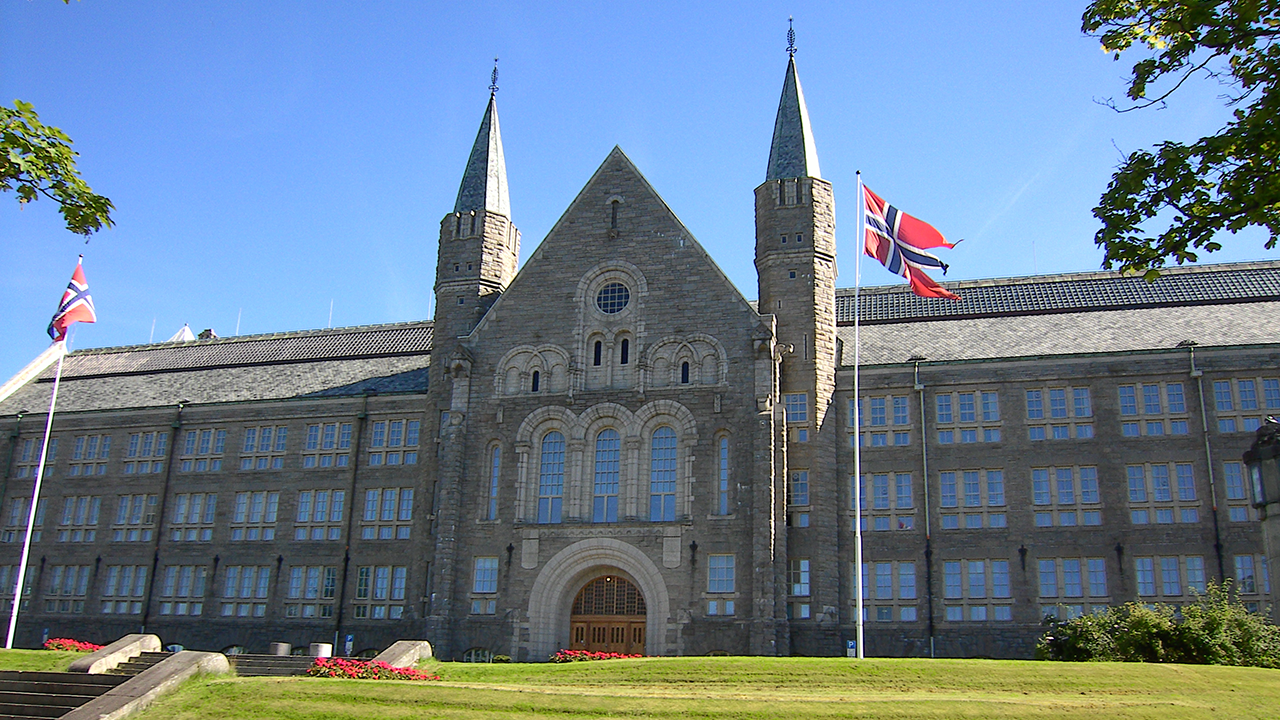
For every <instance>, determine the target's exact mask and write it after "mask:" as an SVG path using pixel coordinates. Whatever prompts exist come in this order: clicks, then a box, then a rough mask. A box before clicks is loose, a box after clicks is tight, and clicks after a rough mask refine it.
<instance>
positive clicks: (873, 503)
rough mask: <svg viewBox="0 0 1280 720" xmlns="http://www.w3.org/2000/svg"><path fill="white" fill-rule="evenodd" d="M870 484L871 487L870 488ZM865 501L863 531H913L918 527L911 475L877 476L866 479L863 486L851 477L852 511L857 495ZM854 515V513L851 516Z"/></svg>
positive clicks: (850, 499) (875, 474) (882, 474)
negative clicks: (857, 484)
mask: <svg viewBox="0 0 1280 720" xmlns="http://www.w3.org/2000/svg"><path fill="white" fill-rule="evenodd" d="M868 483H870V485H869V486H868ZM855 491H856V492H858V493H859V494H860V496H861V498H862V510H863V516H862V522H863V530H867V529H869V528H871V529H874V530H875V531H886V530H895V529H896V530H911V529H913V528H914V527H915V502H914V491H913V490H912V482H911V473H874V474H871V475H866V476H864V477H863V481H862V485H861V487H855V486H854V478H852V477H850V478H849V502H850V505H849V508H850V509H851V510H852V509H853V508H854V505H853V502H854V493H855ZM850 514H852V513H850Z"/></svg>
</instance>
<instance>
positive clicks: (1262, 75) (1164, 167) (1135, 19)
mask: <svg viewBox="0 0 1280 720" xmlns="http://www.w3.org/2000/svg"><path fill="white" fill-rule="evenodd" d="M1082 29H1083V30H1084V32H1086V33H1088V34H1090V35H1093V36H1095V37H1098V38H1100V39H1101V41H1102V47H1103V49H1104V50H1106V51H1107V52H1110V53H1113V54H1114V56H1115V58H1116V59H1119V58H1120V54H1121V53H1122V52H1124V51H1126V50H1130V49H1132V48H1134V47H1135V46H1138V47H1143V48H1145V49H1147V50H1148V51H1150V52H1151V53H1152V55H1151V56H1150V57H1146V58H1143V59H1141V60H1139V61H1138V62H1136V63H1135V64H1134V66H1133V75H1132V77H1131V78H1130V81H1129V88H1128V90H1127V92H1126V95H1127V96H1128V98H1129V100H1131V101H1132V102H1133V103H1134V104H1133V105H1132V106H1130V107H1127V108H1120V107H1117V106H1116V104H1115V103H1114V102H1110V101H1108V104H1109V105H1111V106H1112V107H1114V108H1115V109H1116V110H1117V111H1119V112H1129V111H1131V110H1136V109H1142V108H1148V107H1151V106H1152V105H1162V104H1163V103H1164V102H1165V100H1166V99H1167V98H1168V97H1169V96H1170V95H1172V94H1173V93H1174V92H1175V91H1176V90H1177V89H1178V88H1180V87H1181V86H1182V85H1183V84H1184V83H1186V81H1187V80H1189V79H1190V78H1192V77H1195V76H1200V75H1202V76H1205V77H1208V78H1213V79H1217V80H1218V81H1219V82H1221V83H1223V84H1224V85H1227V86H1229V87H1230V88H1231V89H1230V90H1229V92H1228V94H1227V96H1226V97H1225V102H1226V103H1227V105H1228V106H1229V107H1234V108H1235V109H1234V111H1233V112H1232V119H1231V121H1230V122H1228V123H1227V124H1226V126H1225V127H1223V128H1222V129H1220V130H1219V131H1218V132H1217V133H1215V134H1213V135H1209V136H1207V137H1202V138H1200V139H1199V140H1196V141H1195V142H1192V143H1189V144H1183V143H1179V142H1174V141H1165V142H1161V143H1158V144H1157V145H1156V146H1155V147H1154V148H1153V149H1152V150H1139V151H1136V152H1133V153H1131V154H1130V155H1129V156H1128V157H1127V158H1125V160H1124V161H1123V162H1122V163H1121V165H1120V167H1119V168H1118V169H1117V170H1116V172H1115V174H1114V175H1113V176H1112V178H1111V183H1110V184H1109V185H1108V187H1107V190H1106V192H1105V193H1104V194H1103V196H1102V198H1101V200H1100V201H1099V203H1098V206H1097V207H1096V208H1094V210H1093V214H1094V216H1095V217H1097V218H1098V219H1099V220H1101V221H1102V228H1101V229H1100V230H1098V232H1097V234H1096V235H1095V236H1094V242H1096V243H1097V244H1098V245H1099V246H1101V247H1102V248H1103V249H1104V250H1105V255H1104V258H1103V267H1106V268H1109V269H1110V268H1117V269H1119V270H1120V271H1121V272H1138V273H1144V274H1145V275H1146V277H1147V278H1148V279H1152V278H1154V277H1155V276H1156V275H1157V274H1158V273H1159V268H1161V267H1163V266H1164V265H1165V264H1166V263H1167V262H1169V261H1173V262H1176V263H1178V264H1182V263H1187V262H1195V261H1197V260H1198V259H1199V254H1198V252H1197V251H1200V250H1203V251H1204V252H1214V251H1215V250H1219V249H1221V247H1222V246H1221V244H1220V243H1219V242H1218V241H1217V240H1216V239H1215V236H1216V235H1217V233H1218V232H1220V231H1222V230H1227V231H1230V232H1232V233H1235V232H1238V231H1240V230H1242V229H1244V228H1245V227H1248V226H1250V225H1256V226H1260V227H1265V228H1267V230H1268V231H1269V234H1270V237H1269V239H1268V240H1267V242H1266V245H1265V247H1266V248H1267V249H1273V248H1275V246H1276V243H1277V241H1280V96H1278V95H1277V92H1276V87H1275V86H1276V82H1277V80H1278V79H1280V45H1277V44H1276V41H1277V40H1278V39H1280V0H1217V1H1214V0H1095V2H1093V3H1092V4H1091V5H1089V7H1088V8H1087V9H1086V10H1085V13H1084V17H1083V19H1082ZM1162 80H1168V81H1170V82H1171V83H1172V85H1171V87H1169V88H1168V89H1167V90H1165V91H1163V92H1160V93H1159V94H1157V95H1155V96H1154V97H1150V96H1149V93H1148V91H1149V89H1151V88H1152V87H1153V86H1154V85H1156V84H1157V83H1159V82H1160V81H1162ZM1157 216H1162V217H1164V216H1167V217H1171V219H1170V220H1169V222H1168V227H1167V228H1165V229H1164V231H1163V232H1160V233H1159V234H1155V235H1151V234H1149V233H1147V232H1146V231H1145V230H1144V229H1143V226H1144V225H1147V224H1148V222H1149V221H1152V220H1153V219H1155V218H1156V217H1157Z"/></svg>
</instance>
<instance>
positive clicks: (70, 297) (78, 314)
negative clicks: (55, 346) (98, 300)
mask: <svg viewBox="0 0 1280 720" xmlns="http://www.w3.org/2000/svg"><path fill="white" fill-rule="evenodd" d="M83 262H84V256H83V255H82V256H80V262H77V263H76V270H75V272H73V273H71V282H70V283H69V284H68V285H67V291H66V292H64V293H62V302H60V303H58V312H56V313H54V314H53V320H51V321H50V322H49V337H51V338H53V341H54V342H59V341H61V340H63V339H65V338H66V337H67V328H68V327H70V325H71V323H73V322H85V323H91V322H97V321H98V316H97V314H96V313H94V311H93V298H92V297H90V296H89V283H87V282H85V279H84V270H83V269H81V267H80V265H81V263H83Z"/></svg>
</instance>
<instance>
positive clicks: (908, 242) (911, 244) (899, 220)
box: [862, 185, 960, 300]
mask: <svg viewBox="0 0 1280 720" xmlns="http://www.w3.org/2000/svg"><path fill="white" fill-rule="evenodd" d="M862 195H863V201H864V203H865V205H866V225H867V237H866V253H867V254H868V255H870V256H871V257H873V258H875V259H877V260H879V261H880V262H881V263H883V264H884V266H885V267H886V268H888V269H889V272H892V273H896V274H898V275H901V276H902V277H904V278H907V279H908V280H910V281H911V292H913V293H915V294H916V295H919V296H920V297H934V298H948V299H951V300H959V299H960V296H959V295H956V294H955V293H953V292H951V291H950V290H947V289H946V288H944V287H942V286H941V285H939V284H938V283H936V282H934V281H933V278H931V277H929V276H928V275H926V274H925V273H924V268H941V269H942V274H943V275H946V274H947V264H946V263H944V262H942V261H941V260H939V259H938V258H937V257H936V256H935V255H933V254H931V253H928V252H925V250H926V249H927V248H936V247H944V248H952V247H955V243H950V242H947V239H946V238H944V237H942V233H940V232H938V231H937V229H936V228H934V227H933V226H932V225H930V224H929V223H927V222H924V221H923V220H919V219H916V218H913V217H911V216H910V215H908V214H906V213H904V212H902V211H901V210H899V209H898V208H896V207H894V206H892V205H890V204H889V203H887V202H885V201H884V200H883V199H881V198H880V196H879V195H876V194H875V193H873V192H871V188H869V187H867V186H866V185H863V186H862Z"/></svg>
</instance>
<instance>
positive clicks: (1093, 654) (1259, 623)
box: [1036, 582, 1280, 668]
mask: <svg viewBox="0 0 1280 720" xmlns="http://www.w3.org/2000/svg"><path fill="white" fill-rule="evenodd" d="M1036 656H1037V657H1039V658H1040V659H1043V660H1068V661H1077V662H1079V661H1088V660H1109V661H1121V662H1176V663H1190V664H1197V665H1252V666H1257V667H1269V668H1276V667H1280V627H1278V626H1276V625H1275V624H1273V623H1272V622H1271V621H1270V620H1269V619H1268V618H1267V617H1266V616H1264V615H1260V614H1258V613H1251V612H1249V611H1248V609H1246V608H1245V606H1244V604H1243V603H1241V602H1240V599H1239V597H1238V595H1236V594H1235V593H1234V592H1233V591H1232V588H1231V584H1230V583H1229V582H1228V583H1225V584H1222V585H1219V584H1217V583H1210V584H1209V586H1208V588H1207V589H1206V591H1205V593H1204V594H1203V595H1197V598H1196V601H1195V602H1194V603H1190V604H1188V605H1185V606H1183V607H1182V608H1180V609H1179V608H1175V607H1173V606H1172V605H1164V604H1157V605H1150V606H1149V605H1142V604H1139V603H1126V604H1125V605H1122V606H1120V607H1117V608H1109V609H1107V611H1106V612H1103V613H1099V614H1096V615H1083V616H1081V617H1077V618H1073V619H1071V620H1065V621H1060V622H1059V621H1054V622H1050V624H1049V629H1048V631H1046V632H1045V634H1044V635H1043V636H1042V637H1041V638H1040V641H1039V642H1038V643H1037V645H1036Z"/></svg>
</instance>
